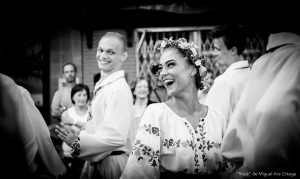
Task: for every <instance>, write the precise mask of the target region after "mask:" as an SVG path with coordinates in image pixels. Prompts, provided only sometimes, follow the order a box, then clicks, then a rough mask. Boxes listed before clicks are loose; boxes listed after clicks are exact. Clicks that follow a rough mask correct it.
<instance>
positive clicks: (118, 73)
mask: <svg viewBox="0 0 300 179" xmlns="http://www.w3.org/2000/svg"><path fill="white" fill-rule="evenodd" d="M122 77H125V72H124V70H119V71H116V72H114V73H112V74H110V75H109V76H108V77H107V78H105V79H104V80H103V81H102V80H99V81H98V82H97V83H96V85H95V90H94V93H95V92H96V91H98V90H99V89H100V88H101V87H103V86H106V85H108V84H110V83H112V82H114V81H116V80H117V79H119V78H122Z"/></svg>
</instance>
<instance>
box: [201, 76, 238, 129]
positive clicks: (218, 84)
mask: <svg viewBox="0 0 300 179" xmlns="http://www.w3.org/2000/svg"><path fill="white" fill-rule="evenodd" d="M232 93H233V91H232V88H231V87H230V85H229V84H228V83H227V82H226V81H224V80H216V81H215V83H214V84H213V86H212V87H211V89H210V90H209V92H208V94H207V97H206V99H205V103H206V105H207V106H209V107H212V108H215V109H217V110H219V111H220V112H221V113H222V114H223V116H224V117H225V124H226V126H227V124H228V122H229V117H230V106H231V101H233V100H232V99H231V98H232V96H233V95H232Z"/></svg>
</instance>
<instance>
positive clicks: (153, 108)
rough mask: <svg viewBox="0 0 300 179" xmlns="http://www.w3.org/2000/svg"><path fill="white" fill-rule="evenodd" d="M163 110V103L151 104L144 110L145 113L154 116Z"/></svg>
mask: <svg viewBox="0 0 300 179" xmlns="http://www.w3.org/2000/svg"><path fill="white" fill-rule="evenodd" d="M163 109H164V104H163V103H156V102H154V103H152V104H149V105H148V106H147V108H146V110H147V111H150V112H153V113H155V114H158V113H161V112H162V111H163Z"/></svg>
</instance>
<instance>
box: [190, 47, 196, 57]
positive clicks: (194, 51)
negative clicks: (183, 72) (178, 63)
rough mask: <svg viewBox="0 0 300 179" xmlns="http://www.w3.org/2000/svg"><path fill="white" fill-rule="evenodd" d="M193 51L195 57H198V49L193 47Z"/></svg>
mask: <svg viewBox="0 0 300 179" xmlns="http://www.w3.org/2000/svg"><path fill="white" fill-rule="evenodd" d="M191 51H192V53H193V56H194V57H195V56H197V55H198V53H197V51H196V48H194V47H192V48H191Z"/></svg>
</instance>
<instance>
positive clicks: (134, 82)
mask: <svg viewBox="0 0 300 179" xmlns="http://www.w3.org/2000/svg"><path fill="white" fill-rule="evenodd" d="M142 80H146V81H147V83H148V89H149V94H148V98H149V96H150V95H151V92H152V87H151V82H150V80H148V78H145V77H143V76H139V77H137V78H136V79H135V80H133V81H132V82H131V85H130V86H131V92H132V95H133V101H135V100H136V96H135V94H134V91H135V88H136V85H137V84H138V82H140V81H142Z"/></svg>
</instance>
